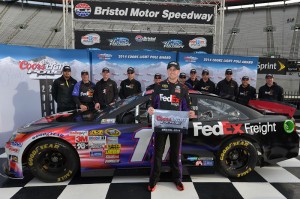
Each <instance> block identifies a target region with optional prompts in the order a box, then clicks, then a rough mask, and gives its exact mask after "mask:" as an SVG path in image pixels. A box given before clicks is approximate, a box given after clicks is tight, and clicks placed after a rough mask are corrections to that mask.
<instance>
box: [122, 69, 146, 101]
mask: <svg viewBox="0 0 300 199" xmlns="http://www.w3.org/2000/svg"><path fill="white" fill-rule="evenodd" d="M127 76H128V78H127V79H125V80H123V81H122V82H121V84H120V92H119V96H120V98H121V99H125V98H127V97H129V96H132V95H136V94H139V93H141V92H142V89H141V83H140V82H139V81H138V80H136V79H134V77H135V72H134V68H132V67H129V68H128V69H127Z"/></svg>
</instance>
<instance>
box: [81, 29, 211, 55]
mask: <svg viewBox="0 0 300 199" xmlns="http://www.w3.org/2000/svg"><path fill="white" fill-rule="evenodd" d="M75 48H76V49H85V48H99V49H101V50H144V49H150V50H161V51H180V52H197V51H199V53H204V54H206V53H208V54H211V53H212V52H213V36H207V35H205V36H204V35H177V34H152V33H151V34H150V33H124V32H100V31H95V32H88V31H75Z"/></svg>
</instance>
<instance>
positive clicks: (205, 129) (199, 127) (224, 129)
mask: <svg viewBox="0 0 300 199" xmlns="http://www.w3.org/2000/svg"><path fill="white" fill-rule="evenodd" d="M217 123H218V124H215V125H213V126H211V125H203V124H202V122H194V123H193V126H194V136H199V131H201V132H202V134H203V135H204V136H210V135H230V134H242V133H244V131H243V130H242V129H241V127H242V125H243V124H231V123H229V122H227V121H226V122H217Z"/></svg>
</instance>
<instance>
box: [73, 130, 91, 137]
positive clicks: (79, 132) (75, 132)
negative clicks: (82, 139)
mask: <svg viewBox="0 0 300 199" xmlns="http://www.w3.org/2000/svg"><path fill="white" fill-rule="evenodd" d="M87 135H88V131H70V132H69V136H87Z"/></svg>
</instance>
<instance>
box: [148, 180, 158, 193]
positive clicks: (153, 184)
mask: <svg viewBox="0 0 300 199" xmlns="http://www.w3.org/2000/svg"><path fill="white" fill-rule="evenodd" d="M155 189H156V184H155V183H151V182H150V183H149V185H148V191H150V192H153V191H155Z"/></svg>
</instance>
